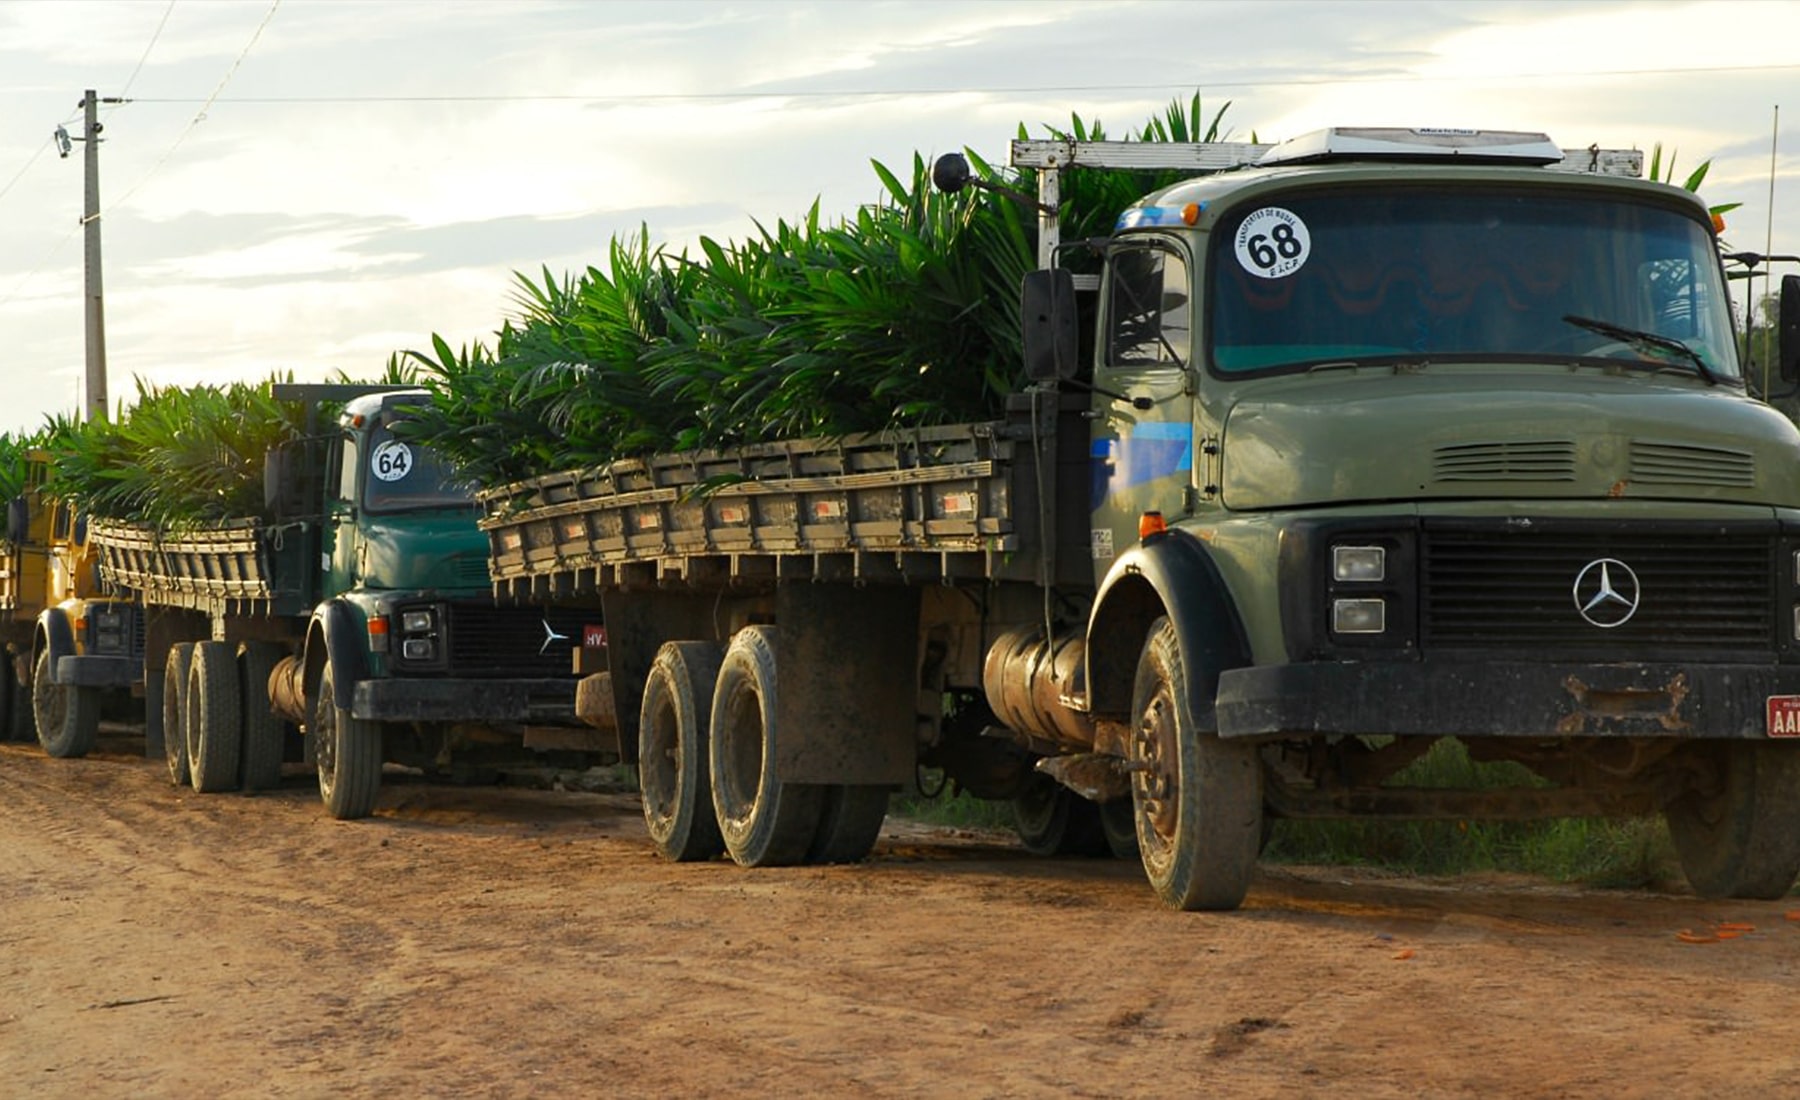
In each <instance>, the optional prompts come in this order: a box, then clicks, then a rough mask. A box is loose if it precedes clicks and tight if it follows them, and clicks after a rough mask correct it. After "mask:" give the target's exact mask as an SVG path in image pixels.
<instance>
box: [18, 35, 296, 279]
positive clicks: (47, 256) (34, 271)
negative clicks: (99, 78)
mask: <svg viewBox="0 0 1800 1100" xmlns="http://www.w3.org/2000/svg"><path fill="white" fill-rule="evenodd" d="M280 7H281V0H273V3H271V4H270V5H269V10H268V11H267V12H266V13H264V15H263V18H262V22H261V23H258V24H257V26H256V30H255V31H254V32H252V33H251V35H250V40H249V41H248V42H246V43H244V48H243V49H241V50H239V51H238V55H237V58H236V59H235V60H233V61H232V63H231V67H230V68H228V69H226V70H225V75H224V76H223V77H220V78H219V83H218V84H217V85H215V86H214V87H213V90H212V94H211V95H209V96H207V97H206V99H205V101H204V105H203V106H202V107H201V108H200V110H199V111H197V112H195V114H194V117H193V118H192V119H190V120H189V121H188V124H187V126H186V128H184V129H183V130H182V131H181V133H180V134H178V135H177V136H176V138H175V141H174V143H173V144H171V145H170V146H169V148H168V149H167V150H166V151H165V152H164V153H163V155H162V156H161V157H160V158H159V159H158V160H157V161H156V163H155V164H153V165H151V166H150V169H149V171H147V172H145V173H144V174H143V175H142V176H140V177H138V180H137V182H136V183H134V184H132V185H131V186H130V187H128V188H126V189H125V192H124V193H123V194H121V195H120V196H119V197H118V198H116V199H114V200H113V201H112V202H111V203H110V204H109V205H108V206H107V207H106V209H105V210H104V211H102V212H101V213H100V214H97V215H95V217H96V218H100V217H104V216H105V215H107V214H110V213H112V212H113V211H114V210H116V209H117V208H118V206H119V204H120V203H122V202H124V201H125V200H126V199H127V198H130V197H131V195H132V193H133V192H135V191H136V190H137V189H138V188H139V187H142V186H143V185H144V182H145V181H146V180H148V179H149V178H150V177H151V176H153V175H155V174H156V172H157V170H158V169H160V168H161V167H162V166H163V165H164V164H165V163H167V162H168V159H169V158H170V157H171V156H173V155H174V153H175V150H176V149H178V148H180V147H181V143H182V142H183V141H185V140H186V139H187V136H188V134H189V133H191V132H193V129H194V127H195V126H197V125H199V124H200V123H201V122H203V121H204V120H205V119H206V112H207V109H208V108H210V107H211V106H212V104H213V103H214V102H215V101H216V100H217V99H218V98H219V94H220V93H221V92H223V91H224V90H225V86H226V85H227V84H229V83H230V82H231V78H232V77H233V76H235V75H236V74H237V71H238V66H240V65H242V64H243V63H244V58H245V57H247V56H249V54H250V51H251V49H252V48H254V47H255V46H256V42H257V40H258V39H260V38H261V37H262V33H263V30H264V29H265V28H266V27H268V25H269V21H270V20H271V19H273V18H275V12H276V10H277V9H279V8H280ZM174 10H175V0H169V5H168V7H166V8H164V9H163V15H162V19H161V20H160V21H159V22H158V23H157V25H156V30H155V31H154V32H152V33H151V36H150V43H149V45H147V46H145V47H144V52H143V54H142V55H141V56H140V57H139V58H138V63H137V67H136V68H134V69H132V71H131V75H130V76H129V77H127V78H126V79H125V86H126V87H127V88H129V87H130V86H131V84H132V82H134V81H135V80H137V77H138V73H139V72H140V71H141V70H142V69H143V67H144V62H145V61H146V60H147V59H148V58H149V56H150V51H151V49H152V48H154V47H155V45H156V42H157V39H159V38H161V37H162V32H163V28H164V27H165V26H167V25H168V22H169V15H170V13H171V12H173V11H174ZM119 98H120V99H123V98H124V97H123V96H122V95H121V96H120V97H119ZM75 117H77V116H71V117H70V118H67V119H64V120H63V125H65V126H66V125H68V123H69V122H71V121H73V120H74V118H75ZM52 140H54V139H52ZM47 145H48V143H46V146H47ZM42 155H43V148H40V149H39V150H38V151H37V153H35V154H33V155H32V158H31V160H30V161H27V162H26V165H25V167H24V168H21V169H20V170H19V173H18V175H16V176H14V177H13V179H12V181H11V182H9V183H8V184H7V185H6V188H5V189H0V195H4V194H5V193H6V191H8V190H11V189H12V186H13V184H15V183H17V182H18V181H19V179H20V178H22V177H23V176H24V175H25V172H26V171H28V170H29V169H30V168H31V165H32V164H35V163H36V162H37V159H38V157H40V156H42ZM88 221H89V219H88V218H87V216H86V215H83V216H82V217H81V218H78V219H77V220H76V223H75V227H74V228H73V229H71V230H69V231H68V232H67V233H65V234H63V236H62V238H61V239H59V240H58V241H57V242H56V243H55V244H54V245H51V246H50V248H49V249H48V250H47V251H46V252H45V253H44V255H43V257H42V258H41V259H39V260H38V262H37V263H36V264H35V265H33V266H32V268H31V270H30V271H27V272H26V273H25V274H24V275H23V276H22V277H20V279H19V281H18V282H17V283H15V284H14V285H13V288H12V289H11V290H10V291H8V292H7V294H6V296H5V297H4V298H0V306H5V305H7V304H9V303H11V302H12V301H13V300H14V299H15V298H17V297H18V296H19V294H20V293H21V292H22V291H23V290H24V289H25V287H26V285H27V284H29V283H30V282H31V281H32V280H33V279H35V278H36V277H37V275H38V273H39V272H41V271H42V270H43V269H44V267H45V265H47V264H48V263H49V262H50V260H51V259H52V258H53V257H55V255H56V254H57V253H58V252H60V251H62V248H63V246H64V245H66V244H68V243H69V240H70V238H72V237H74V236H75V232H76V230H79V229H81V228H83V227H84V226H86V225H87V224H88Z"/></svg>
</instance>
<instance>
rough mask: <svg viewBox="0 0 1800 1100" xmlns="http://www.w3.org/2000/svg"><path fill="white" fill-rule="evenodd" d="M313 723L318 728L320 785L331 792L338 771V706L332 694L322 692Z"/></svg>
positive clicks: (316, 746) (315, 739)
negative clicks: (333, 701) (332, 699)
mask: <svg viewBox="0 0 1800 1100" xmlns="http://www.w3.org/2000/svg"><path fill="white" fill-rule="evenodd" d="M313 725H314V726H315V727H317V730H318V732H317V733H316V734H315V735H314V736H313V756H314V759H316V760H317V761H318V766H319V785H320V786H321V787H323V788H324V789H325V791H326V792H327V793H328V794H329V793H330V791H331V783H332V779H333V778H334V776H335V774H336V771H337V707H336V706H335V705H334V704H333V703H332V701H331V698H330V696H328V695H325V694H323V693H321V694H320V698H319V705H318V707H316V708H315V713H314V715H313Z"/></svg>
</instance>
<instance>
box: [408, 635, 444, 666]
mask: <svg viewBox="0 0 1800 1100" xmlns="http://www.w3.org/2000/svg"><path fill="white" fill-rule="evenodd" d="M436 649H437V647H436V644H435V643H433V642H432V640H431V639H430V638H407V639H405V640H403V641H402V642H401V643H400V656H402V657H404V658H406V659H407V660H409V661H429V660H431V658H432V656H433V655H434V654H435V652H436Z"/></svg>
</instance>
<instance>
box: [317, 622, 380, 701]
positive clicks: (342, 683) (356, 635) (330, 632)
mask: <svg viewBox="0 0 1800 1100" xmlns="http://www.w3.org/2000/svg"><path fill="white" fill-rule="evenodd" d="M368 644H369V643H368V637H367V632H366V630H365V628H364V627H363V624H362V620H361V618H360V617H359V616H358V615H357V614H356V612H355V611H353V610H352V609H351V607H350V605H349V604H347V603H345V602H344V601H342V600H326V601H325V602H324V603H322V604H320V605H319V606H318V607H316V608H314V609H313V614H312V625H311V627H310V628H308V630H307V632H306V653H305V656H304V658H303V659H304V660H305V661H306V694H307V697H308V698H311V697H312V696H313V695H314V693H315V692H317V690H318V687H319V680H320V679H321V675H320V674H321V672H322V671H323V670H324V668H325V662H327V661H330V662H331V686H332V694H333V696H334V698H333V700H332V701H333V702H334V703H336V704H337V705H338V706H340V707H343V708H344V709H345V710H349V709H350V704H351V702H352V701H353V700H354V699H355V698H356V685H357V684H358V683H359V682H360V681H363V680H367V679H368V678H369V651H368Z"/></svg>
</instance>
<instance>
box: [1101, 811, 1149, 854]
mask: <svg viewBox="0 0 1800 1100" xmlns="http://www.w3.org/2000/svg"><path fill="white" fill-rule="evenodd" d="M1099 809H1100V831H1101V832H1103V833H1105V834H1106V850H1107V851H1109V852H1111V853H1112V857H1113V858H1114V859H1137V858H1139V857H1138V839H1137V805H1136V803H1134V802H1133V801H1132V800H1131V799H1129V798H1115V799H1113V800H1112V801H1111V802H1102V803H1100V806H1099Z"/></svg>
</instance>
